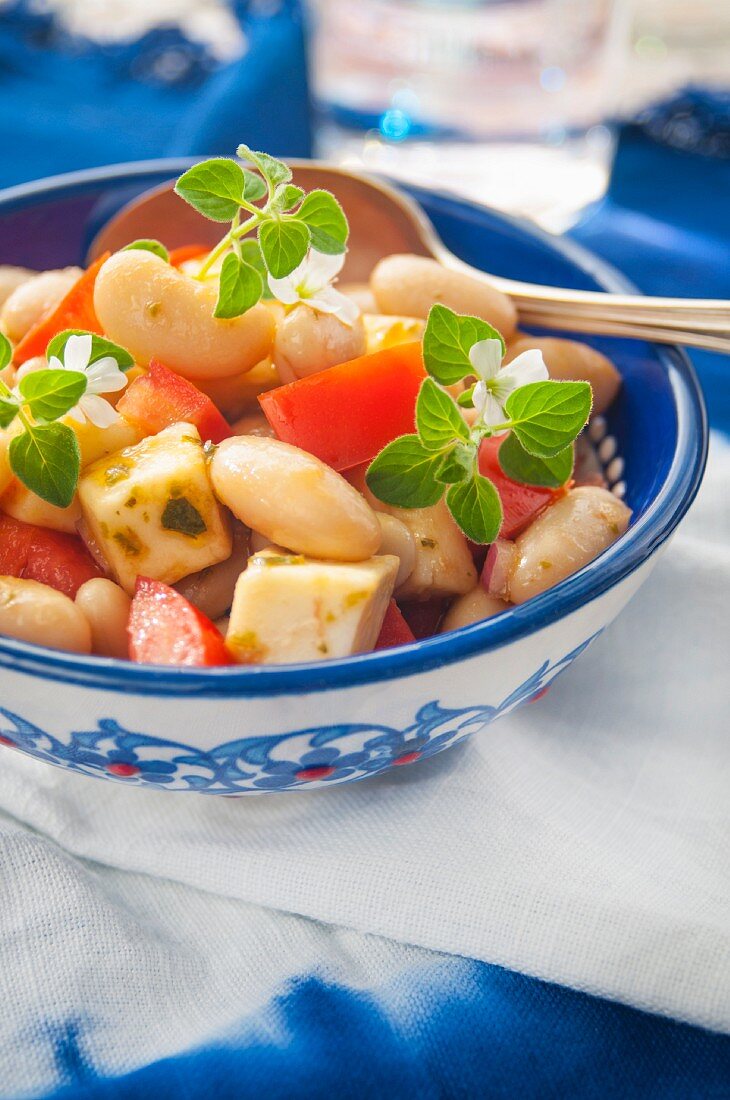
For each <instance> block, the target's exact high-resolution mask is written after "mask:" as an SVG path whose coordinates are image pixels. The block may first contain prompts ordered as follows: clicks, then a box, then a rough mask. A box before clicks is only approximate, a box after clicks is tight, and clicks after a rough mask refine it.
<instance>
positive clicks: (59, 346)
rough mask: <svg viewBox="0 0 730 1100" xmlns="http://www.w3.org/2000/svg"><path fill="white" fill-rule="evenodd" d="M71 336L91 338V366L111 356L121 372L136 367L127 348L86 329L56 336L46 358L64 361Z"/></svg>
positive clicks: (69, 329) (64, 332)
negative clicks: (53, 357)
mask: <svg viewBox="0 0 730 1100" xmlns="http://www.w3.org/2000/svg"><path fill="white" fill-rule="evenodd" d="M69 336H90V337H91V357H90V358H89V365H91V364H92V363H97V362H98V361H99V359H105V358H106V356H107V355H110V356H111V357H112V359H116V361H117V366H118V367H119V369H120V370H123V371H127V370H129V368H130V367H133V366H134V359H133V358H132V356H131V355H130V353H129V352H128V351H127V349H126V348H123V347H121V346H120V345H119V344H115V343H114V342H113V341H112V340H107V338H106V336H97V334H96V333H95V332H86V330H85V329H81V328H67V329H64V331H63V332H59V333H58V334H57V335H56V336H54V337H53V339H52V340H51V342H50V343H49V345H48V347H47V348H46V358H47V359H51V357H52V356H55V358H56V359H60V360H61V361H63V353H64V351H65V350H66V344H67V342H68V338H69Z"/></svg>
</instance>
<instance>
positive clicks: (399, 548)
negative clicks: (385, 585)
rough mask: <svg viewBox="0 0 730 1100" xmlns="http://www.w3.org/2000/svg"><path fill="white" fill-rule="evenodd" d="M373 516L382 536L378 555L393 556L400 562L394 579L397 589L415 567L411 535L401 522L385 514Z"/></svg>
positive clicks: (414, 549) (414, 553) (378, 513)
mask: <svg viewBox="0 0 730 1100" xmlns="http://www.w3.org/2000/svg"><path fill="white" fill-rule="evenodd" d="M375 515H376V516H377V520H378V523H379V524H380V530H381V533H382V536H383V538H382V542H381V543H380V549H379V550H378V553H379V554H393V555H395V557H396V558H398V560H399V562H400V564H399V566H398V573H397V576H396V578H395V587H396V588H399V587H400V585H402V584H405V582H406V581H407V580H408V578H409V577H410V575H411V573H412V572H413V570H414V569H415V567H416V544H415V542H414V539H413V535H412V534H411V532H410V531H409V530H408V528H407V527H406V525H405V523H403V522H402V521H401V520H399V519H396V517H395V516H391V515H388V513H387V512H376V513H375Z"/></svg>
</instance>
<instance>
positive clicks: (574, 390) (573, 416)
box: [505, 382, 592, 458]
mask: <svg viewBox="0 0 730 1100" xmlns="http://www.w3.org/2000/svg"><path fill="white" fill-rule="evenodd" d="M591 403H592V394H591V387H590V385H589V383H588V382H530V384H529V385H527V386H521V387H520V388H519V389H517V390H514V391H513V392H512V393H511V394H510V395H509V397H508V398H507V401H506V402H505V410H506V412H507V414H508V416H509V417H510V419H511V420H512V425H511V427H512V431H513V432H514V434H515V435H516V436H517V438H518V439H519V441H520V443H521V444H522V446H523V447H524V448H525V450H526V451H529V452H530V454H531V455H540V456H541V457H543V458H546V457H550V456H552V455H556V454H557V453H558V452H559V451H562V450H564V448H565V447H567V446H568V444H569V443H572V442H573V440H574V439H575V437H576V436H577V435H578V433H579V432H580V430H581V428H582V427H583V425H584V424H585V423H586V421H587V420H588V417H589V415H590V411H591Z"/></svg>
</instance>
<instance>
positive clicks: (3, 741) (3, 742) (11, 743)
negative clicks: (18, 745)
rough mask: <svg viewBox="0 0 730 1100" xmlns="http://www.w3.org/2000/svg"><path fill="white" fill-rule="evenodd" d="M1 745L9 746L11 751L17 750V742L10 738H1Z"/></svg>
mask: <svg viewBox="0 0 730 1100" xmlns="http://www.w3.org/2000/svg"><path fill="white" fill-rule="evenodd" d="M0 745H9V746H10V748H11V749H14V748H15V742H14V741H11V740H10V738H9V737H1V736H0Z"/></svg>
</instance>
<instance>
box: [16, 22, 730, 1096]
mask: <svg viewBox="0 0 730 1100" xmlns="http://www.w3.org/2000/svg"><path fill="white" fill-rule="evenodd" d="M269 8H270V9H271V10H273V11H274V14H273V15H271V14H270V13H269V14H267V10H268V9H267V6H266V5H262V4H258V3H252V4H250V5H240V7H239V14H240V17H241V19H242V20H243V22H244V24H245V26H246V30H247V34H248V36H249V52H248V55H247V57H246V58H245V60H244V61H243V62H241V63H240V64H239V63H236V64H232V65H229V66H227V67H223V68H216V67H215V66H212V65H211V62H210V59H209V58H207V57H206V55H205V52H204V51H202V50H201V49H199V48H193V47H191V46H190V45H189V43H185V41H184V40H183V39H181V37H180V35H179V34H177V32H175V31H172V30H170V31H158V32H154V33H153V34H151V35H149V36H147V38H146V39H145V40H144V42H143V43H141V44H137V45H135V46H134V47H113V48H112V47H109V48H107V49H104V50H99V49H93V48H91V47H88V46H87V45H84V44H80V43H78V42H73V41H71V40H69V39H67V38H66V37H65V36H64V35H59V34H58V32H57V31H56V29H55V27H54V24H53V23H52V21H51V20H50V19H49V18H48V17H46V16H34V17H29V16H28V14H27V12H26V11H25V10H24V9H22V8H21V7H19V6H12V5H11V7H10V8H8V9H5V10H4V12H3V14H2V16H0V96H1V97H2V103H3V111H2V113H1V114H0V141H1V142H2V147H3V149H4V151H5V155H4V156H3V158H2V161H0V184H3V185H8V184H10V183H15V182H19V181H21V180H23V179H30V178H37V177H41V176H46V175H49V174H55V173H58V172H62V171H67V170H70V169H74V168H79V167H85V166H90V165H95V164H101V163H109V162H118V161H123V160H133V159H137V158H144V157H151V156H159V155H160V154H206V153H214V152H215V153H219V152H223V153H227V152H230V151H231V150H232V149H233V148H234V147H235V145H236V143H237V141H238V140H240V139H241V137H245V138H246V140H247V141H248V142H249V143H250V144H252V145H253V146H257V145H260V146H263V147H265V148H267V149H269V150H271V151H273V152H277V153H282V154H289V155H294V154H297V155H306V154H307V152H308V151H309V148H310V124H309V112H308V108H307V93H306V81H305V70H304V60H303V49H302V30H301V25H300V21H299V16H298V14H297V11H296V8H295V6H294V5H292V4H288V3H283V4H279V5H277V4H273V5H270V6H269ZM163 55H166V57H167V61H168V62H169V61H170V59H171V58H172V60H173V61H174V62H175V63H174V64H160V63H159V62H160V58H161V57H162V56H163ZM175 59H176V60H175ZM161 72H163V73H166V74H167V76H166V77H165V78H164V79H162V78H161V77H160V76H159V73H161ZM171 72H173V73H175V74H177V75H175V76H174V79H171V78H170V73H171ZM282 73H285V74H286V77H285V85H286V86H285V92H284V94H283V95H281V96H277V97H274V96H272V95H271V91H270V89H271V84H272V79H271V78H272V75H273V74H276V76H277V80H278V79H279V78H280V77H281V74H282ZM39 74H42V77H43V79H42V80H39V79H38V76H39ZM729 195H730V160H723V159H721V158H719V157H710V156H707V155H702V154H695V153H688V152H683V151H678V150H676V149H671V148H668V147H665V146H663V145H661V144H658V143H657V142H656V141H654V140H653V139H652V137H651V136H648V135H647V132H646V128H639V127H627V128H626V129H625V130H624V132H623V135H622V138H621V143H620V148H619V154H618V158H617V162H616V169H615V172H614V176H613V180H612V184H611V190H610V195H609V198H608V199H607V200H606V201H605V203H603V204H602V205H601V207H600V208H599V209H598V210H597V211H595V212H593V213H592V214H591V215H590V216H589V217H587V218H586V219H585V221H584V222H583V223H582V224H581V225H580V226H578V227H577V228H576V229H575V231H574V235H575V237H576V238H577V239H579V240H581V241H582V242H583V243H584V244H586V245H588V246H589V247H591V248H593V249H594V250H595V251H596V252H598V253H599V254H601V255H602V256H603V257H605V258H606V259H608V260H610V261H611V262H613V263H614V264H615V265H616V266H617V267H618V268H620V269H621V270H622V271H624V272H625V273H626V274H627V275H629V277H630V278H632V279H633V280H634V282H635V283H636V284H637V285H638V286H639V287H640V288H641V289H643V290H644V291H646V292H650V293H652V292H653V293H658V294H687V295H693V296H722V297H730V264H728V248H729V247H730V203H729V202H728V196H729ZM693 358H694V359H695V362H696V363H697V366H698V368H699V370H700V373H701V375H702V379H703V383H704V386H705V388H706V392H707V396H708V399H709V407H710V412H711V416H712V419H713V421H714V423H715V425H716V426H719V427H723V428H724V429H725V430H728V429H730V387H728V385H727V383H726V382H725V372H726V371H727V369H728V364H727V360H723V359H721V358H720V357H717V356H712V355H709V354H704V353H702V354H697V355H695V356H693ZM678 873H681V868H680V869H678ZM0 919H1V918H0ZM376 949H377V948H376V947H375V946H374V950H376ZM82 1008H83V1006H82V1005H79V1011H80V1012H81V1010H82ZM1 1011H2V1009H1V1008H0V1012H1ZM272 1021H275V1027H274V1026H273V1025H272ZM282 1036H285V1037H286V1040H285V1041H283V1040H282ZM30 1040H31V1037H29V1041H30ZM55 1052H56V1053H55V1057H56V1060H57V1064H58V1070H59V1080H62V1081H65V1082H66V1083H67V1084H66V1085H65V1087H64V1088H63V1089H62V1090H61V1092H59V1093H57V1094H56V1095H58V1096H62V1097H64V1098H65V1100H71V1098H72V1097H73V1098H77V1097H79V1098H80V1097H89V1098H92V1097H106V1096H109V1097H112V1096H113V1097H130V1098H132V1097H135V1098H141V1097H147V1096H149V1097H153V1096H154V1097H155V1098H156V1100H162V1098H163V1097H168V1096H169V1097H176V1098H180V1097H190V1098H193V1097H195V1098H202V1097H209V1096H219V1097H221V1098H222V1097H239V1096H244V1095H245V1096H258V1095H262V1096H267V1097H279V1096H281V1097H284V1096H300V1097H320V1096H322V1097H324V1096H333V1097H335V1096H336V1097H357V1098H359V1097H400V1096H417V1097H434V1098H435V1097H458V1096H464V1097H473V1096H490V1097H502V1096H503V1097H517V1096H519V1097H528V1098H529V1097H540V1098H543V1097H552V1096H555V1097H586V1098H593V1097H595V1098H596V1100H599V1098H601V1100H603V1098H605V1097H608V1096H610V1097H632V1098H633V1097H656V1098H657V1100H660V1098H661V1100H673V1098H676V1100H692V1098H696V1100H700V1098H702V1100H706V1098H710V1097H718V1098H719V1097H727V1096H730V1039H728V1038H726V1037H721V1036H718V1035H713V1034H710V1033H708V1032H705V1031H702V1030H701V1029H699V1028H693V1027H689V1026H686V1025H684V1024H679V1023H674V1022H672V1021H669V1020H666V1019H661V1018H659V1017H654V1016H650V1015H647V1014H645V1013H642V1012H639V1011H635V1010H633V1009H630V1008H626V1007H623V1006H620V1005H617V1004H612V1003H610V1002H608V1001H602V1000H600V999H597V998H594V997H591V996H587V995H584V994H581V993H578V992H573V991H571V990H568V989H565V988H561V987H559V986H556V985H550V984H546V983H544V982H540V981H537V980H533V979H529V978H526V977H523V976H521V975H518V974H515V973H511V972H508V971H505V970H503V969H501V968H499V967H496V966H490V965H487V964H484V963H481V962H476V961H471V960H463V959H448V958H440V959H436V960H435V959H434V956H433V955H432V954H431V953H427V952H424V956H423V960H422V962H421V964H420V965H419V966H414V967H413V968H412V969H411V970H410V971H409V972H408V974H407V977H405V978H404V977H403V975H402V974H401V975H400V976H399V978H398V983H397V987H396V988H389V987H387V985H386V986H382V987H380V988H379V989H377V990H374V989H368V990H363V989H353V988H346V987H344V986H339V985H336V984H328V983H327V982H326V981H324V980H322V979H319V978H315V977H310V978H306V979H298V980H297V981H296V982H293V983H290V984H289V985H288V987H287V990H285V991H281V990H280V991H272V997H271V1000H270V1002H269V1003H268V1005H266V1006H265V1008H264V1009H263V1010H262V1011H261V1012H260V1013H258V1014H257V1015H256V1016H255V1017H251V1018H249V1019H244V1020H243V1021H242V1023H241V1025H240V1028H239V1031H238V1033H237V1035H236V1036H235V1037H234V1038H233V1039H231V1037H230V1036H227V1037H226V1040H225V1042H223V1041H221V1042H220V1044H218V1043H212V1044H210V1045H208V1046H207V1047H206V1048H205V1049H203V1050H194V1051H190V1052H184V1053H182V1054H178V1055H176V1056H175V1057H172V1058H169V1059H166V1060H164V1061H161V1062H158V1063H156V1064H153V1065H148V1066H145V1067H143V1068H141V1069H138V1070H137V1071H135V1072H133V1073H131V1074H129V1075H128V1076H125V1077H122V1078H113V1079H108V1080H103V1079H99V1078H98V1077H97V1076H96V1075H95V1074H94V1073H92V1072H91V1071H90V1070H89V1069H88V1066H87V1064H86V1062H85V1060H84V1058H83V1057H82V1056H81V1055H80V1053H79V1049H78V1045H77V1042H76V1040H75V1032H74V1029H73V1027H71V1026H69V1028H68V1030H67V1031H66V1032H64V1033H63V1034H61V1035H59V1036H58V1037H57V1042H56V1047H55ZM0 1093H2V1094H3V1095H5V1093H4V1092H3V1088H2V1082H1V1081H0Z"/></svg>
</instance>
